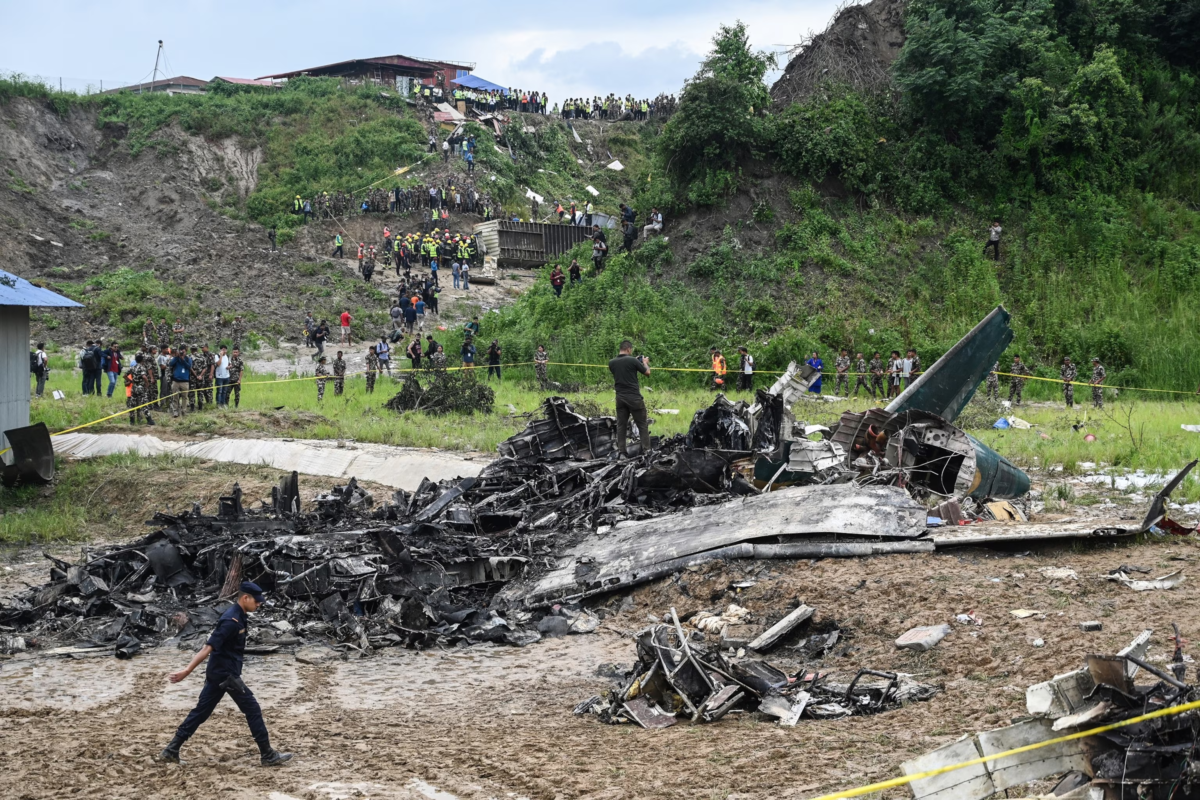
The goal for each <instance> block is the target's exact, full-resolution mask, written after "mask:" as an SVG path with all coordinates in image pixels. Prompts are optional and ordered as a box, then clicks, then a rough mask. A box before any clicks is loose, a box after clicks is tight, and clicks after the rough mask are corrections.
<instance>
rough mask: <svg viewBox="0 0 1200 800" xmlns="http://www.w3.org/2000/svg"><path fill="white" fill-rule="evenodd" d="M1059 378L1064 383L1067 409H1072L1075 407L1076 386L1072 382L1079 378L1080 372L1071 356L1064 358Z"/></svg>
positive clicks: (1059, 369) (1064, 398)
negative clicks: (1072, 361)
mask: <svg viewBox="0 0 1200 800" xmlns="http://www.w3.org/2000/svg"><path fill="white" fill-rule="evenodd" d="M1058 377H1060V378H1062V381H1063V385H1062V390H1063V400H1065V401H1066V403H1067V408H1072V407H1074V405H1075V384H1073V383H1071V381H1073V380H1075V379H1076V378H1077V377H1079V370H1078V369H1076V368H1075V365H1074V364H1072V363H1071V357H1070V356H1063V363H1062V366H1061V367H1059V368H1058Z"/></svg>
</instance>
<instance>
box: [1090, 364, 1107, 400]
mask: <svg viewBox="0 0 1200 800" xmlns="http://www.w3.org/2000/svg"><path fill="white" fill-rule="evenodd" d="M1107 377H1108V372H1107V371H1106V370H1105V369H1104V365H1103V364H1101V363H1100V359H1099V358H1097V357H1096V356H1092V381H1091V383H1092V405H1094V406H1095V407H1096V408H1104V390H1103V389H1102V388H1100V384H1102V383H1104V379H1105V378H1107Z"/></svg>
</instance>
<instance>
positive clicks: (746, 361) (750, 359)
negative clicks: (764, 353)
mask: <svg viewBox="0 0 1200 800" xmlns="http://www.w3.org/2000/svg"><path fill="white" fill-rule="evenodd" d="M738 353H739V354H740V355H741V357H742V363H741V365H740V367H739V369H738V386H737V388H738V391H739V392H749V391H753V390H754V356H752V355H750V352H749V351H748V350H746V348H744V347H739V348H738Z"/></svg>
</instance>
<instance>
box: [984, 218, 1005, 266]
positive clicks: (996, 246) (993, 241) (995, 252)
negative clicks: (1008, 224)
mask: <svg viewBox="0 0 1200 800" xmlns="http://www.w3.org/2000/svg"><path fill="white" fill-rule="evenodd" d="M1002 230H1004V229H1003V228H1001V227H1000V223H999V221H996V222H993V223H992V227H990V228H988V240H987V243H986V244H984V246H983V254H984V255H985V256H986V255H987V251H988V248H989V247H990V248H992V260H993V261H999V260H1000V232H1001V231H1002Z"/></svg>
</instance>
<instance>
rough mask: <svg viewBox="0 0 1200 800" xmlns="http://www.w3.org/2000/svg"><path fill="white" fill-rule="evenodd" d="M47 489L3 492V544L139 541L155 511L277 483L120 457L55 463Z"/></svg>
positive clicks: (249, 471)
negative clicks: (232, 489) (238, 487)
mask: <svg viewBox="0 0 1200 800" xmlns="http://www.w3.org/2000/svg"><path fill="white" fill-rule="evenodd" d="M57 470H58V474H57V477H56V478H55V481H54V483H53V484H51V485H50V486H32V487H23V488H19V489H2V488H0V544H9V545H27V544H32V543H48V542H71V541H82V540H86V539H102V540H115V539H120V538H126V537H132V536H139V535H141V534H143V533H144V532H145V526H144V525H143V523H144V522H145V520H148V519H149V518H150V517H151V516H152V515H153V514H154V512H156V511H160V510H163V509H180V508H190V507H191V504H192V503H193V502H195V501H202V502H205V503H209V504H211V503H212V502H213V500H214V498H215V497H216V496H218V495H219V494H222V493H224V492H226V491H228V489H229V488H230V486H232V484H233V483H234V482H235V481H239V482H240V483H241V485H242V486H243V487H244V488H245V489H246V490H247V493H248V494H250V495H251V496H257V495H256V494H255V492H256V491H264V490H265V487H266V486H268V485H270V484H271V483H273V482H275V481H276V480H278V475H279V474H280V473H278V472H277V471H275V470H270V469H267V468H265V467H258V466H253V465H243V464H224V463H211V462H202V461H200V460H198V459H193V458H180V457H178V456H170V455H166V456H155V457H153V458H143V457H141V456H138V455H135V454H118V455H112V456H105V457H102V458H93V459H87V460H82V461H64V460H62V459H58V461H57ZM210 507H211V506H210Z"/></svg>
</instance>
